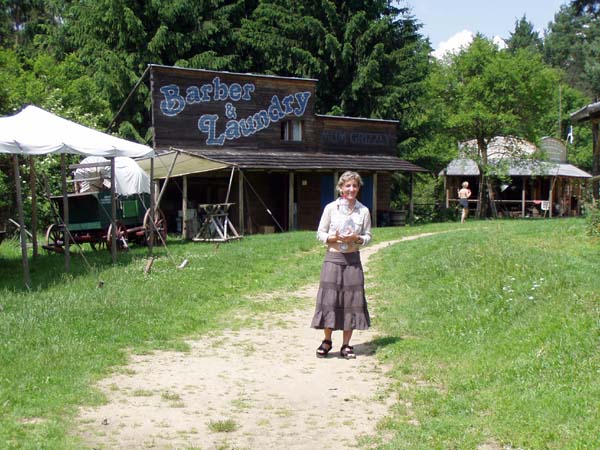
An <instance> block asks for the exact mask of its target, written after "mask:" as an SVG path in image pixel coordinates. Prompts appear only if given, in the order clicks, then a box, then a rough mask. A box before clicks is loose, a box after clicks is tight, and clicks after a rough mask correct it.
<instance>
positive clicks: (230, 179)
mask: <svg viewBox="0 0 600 450" xmlns="http://www.w3.org/2000/svg"><path fill="white" fill-rule="evenodd" d="M234 172H235V166H231V173H230V174H229V185H228V186H227V195H226V196H225V203H229V193H230V192H231V185H232V184H233V173H234Z"/></svg>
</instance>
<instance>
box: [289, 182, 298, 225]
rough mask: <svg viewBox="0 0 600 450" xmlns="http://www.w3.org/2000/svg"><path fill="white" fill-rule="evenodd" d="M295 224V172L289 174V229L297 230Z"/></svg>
mask: <svg viewBox="0 0 600 450" xmlns="http://www.w3.org/2000/svg"><path fill="white" fill-rule="evenodd" d="M295 229H296V227H295V225H294V172H293V171H291V170H290V173H289V175H288V231H292V230H295Z"/></svg>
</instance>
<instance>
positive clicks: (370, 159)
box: [189, 149, 428, 172]
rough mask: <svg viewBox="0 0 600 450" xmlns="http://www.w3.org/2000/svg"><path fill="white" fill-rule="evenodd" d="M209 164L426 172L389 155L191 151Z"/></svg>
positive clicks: (253, 167)
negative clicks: (215, 162)
mask: <svg viewBox="0 0 600 450" xmlns="http://www.w3.org/2000/svg"><path fill="white" fill-rule="evenodd" d="M189 154H190V155H191V154H194V155H198V156H200V157H203V158H206V159H208V160H210V161H218V162H220V163H222V164H226V165H228V166H236V167H239V168H240V169H262V170H283V171H294V170H340V171H341V170H360V171H367V172H428V170H427V169H424V168H423V167H419V166H417V165H415V164H413V163H410V162H408V161H404V160H402V159H400V158H397V157H396V156H392V155H368V154H367V155H365V154H360V155H358V154H339V153H317V152H291V151H256V150H252V151H250V150H230V149H218V150H212V149H211V150H195V151H193V152H189Z"/></svg>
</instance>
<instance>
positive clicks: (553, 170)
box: [440, 158, 592, 178]
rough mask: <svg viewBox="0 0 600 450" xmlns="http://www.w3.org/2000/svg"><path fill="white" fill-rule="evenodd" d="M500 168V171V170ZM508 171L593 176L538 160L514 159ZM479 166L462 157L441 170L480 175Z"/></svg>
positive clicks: (520, 174)
mask: <svg viewBox="0 0 600 450" xmlns="http://www.w3.org/2000/svg"><path fill="white" fill-rule="evenodd" d="M500 170H502V169H499V170H498V171H499V172H500ZM504 170H506V173H508V175H510V176H512V177H535V176H551V177H557V176H558V177H568V178H591V177H592V176H591V175H590V174H589V173H587V172H585V171H583V170H581V169H579V168H577V167H575V166H574V165H572V164H566V163H561V164H557V163H552V162H548V161H536V160H520V161H519V160H513V161H510V162H509V163H508V165H507V167H505V168H504ZM479 173H480V172H479V167H478V166H477V163H476V162H475V161H473V160H472V159H468V158H461V159H455V160H453V161H450V163H449V164H448V166H447V167H446V169H444V170H443V171H442V172H440V175H444V174H445V175H446V176H463V177H464V176H478V175H479Z"/></svg>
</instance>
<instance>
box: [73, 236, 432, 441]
mask: <svg viewBox="0 0 600 450" xmlns="http://www.w3.org/2000/svg"><path fill="white" fill-rule="evenodd" d="M428 234H432V233H428ZM428 234H427V235H428ZM422 236H425V235H419V236H411V237H409V238H405V240H408V239H416V238H418V237H422ZM397 242H400V240H398V241H390V242H384V243H380V244H376V245H373V246H370V247H367V248H365V249H364V250H363V251H362V252H361V254H362V259H363V265H364V266H365V270H367V264H368V259H369V256H371V255H372V254H373V253H374V252H376V251H377V250H379V249H381V248H382V247H384V246H387V245H391V244H393V243H397ZM368 284H369V280H368V276H367V293H368ZM317 287H318V285H317V284H316V283H315V284H314V285H310V286H307V287H306V288H304V289H302V290H300V291H298V292H296V293H295V294H294V295H295V296H297V297H298V308H297V309H296V310H295V311H294V312H292V313H287V314H285V315H280V316H275V317H273V316H270V317H269V318H268V319H267V320H265V318H264V317H256V318H255V322H256V328H249V329H243V330H239V331H231V330H225V331H223V332H221V333H218V334H215V335H211V336H203V337H201V338H199V339H197V340H191V341H188V344H189V345H190V348H191V351H190V352H189V353H187V352H186V353H180V352H156V353H153V354H151V355H141V356H138V355H134V356H132V357H131V361H130V364H129V365H128V366H127V367H125V368H124V369H123V370H122V371H121V373H120V374H116V375H114V376H112V377H110V378H107V379H104V380H102V382H101V383H100V386H99V387H100V389H101V390H102V391H103V392H105V393H106V395H107V398H108V403H107V404H106V405H103V406H101V407H98V408H86V409H82V410H81V412H80V415H79V417H78V421H77V423H78V426H77V429H76V430H74V433H77V434H78V435H79V436H81V437H82V438H83V439H84V442H85V443H86V444H87V445H89V447H91V448H94V449H144V448H152V449H184V448H185V449H192V448H193V449H261V450H262V449H282V448H283V449H314V448H324V449H346V448H349V447H353V446H356V443H357V441H358V439H359V438H360V437H361V436H362V435H369V434H374V433H375V432H376V430H375V426H376V424H377V422H378V420H379V419H381V418H383V417H384V416H385V414H386V412H387V410H388V408H389V406H390V405H391V404H392V403H393V401H394V399H393V398H390V396H389V395H388V394H387V393H386V390H387V388H388V386H389V380H388V379H387V378H386V376H385V368H383V367H382V366H381V365H380V364H379V363H378V362H377V359H376V358H375V356H374V354H373V352H374V348H373V346H372V345H371V344H370V342H371V341H372V340H373V339H374V337H375V333H376V330H373V329H371V330H368V331H357V332H356V333H355V335H354V337H353V341H352V342H353V345H354V347H355V352H356V354H357V359H356V360H350V361H346V360H344V359H341V358H339V347H340V345H341V334H340V333H339V332H336V333H334V351H333V352H332V353H330V355H332V356H330V357H329V358H327V359H317V358H316V357H315V348H316V347H317V346H318V344H319V342H320V340H321V339H322V332H321V331H318V330H313V329H311V328H309V324H310V320H311V318H312V313H313V310H314V299H315V296H316V292H317ZM372 309H373V308H372Z"/></svg>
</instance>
